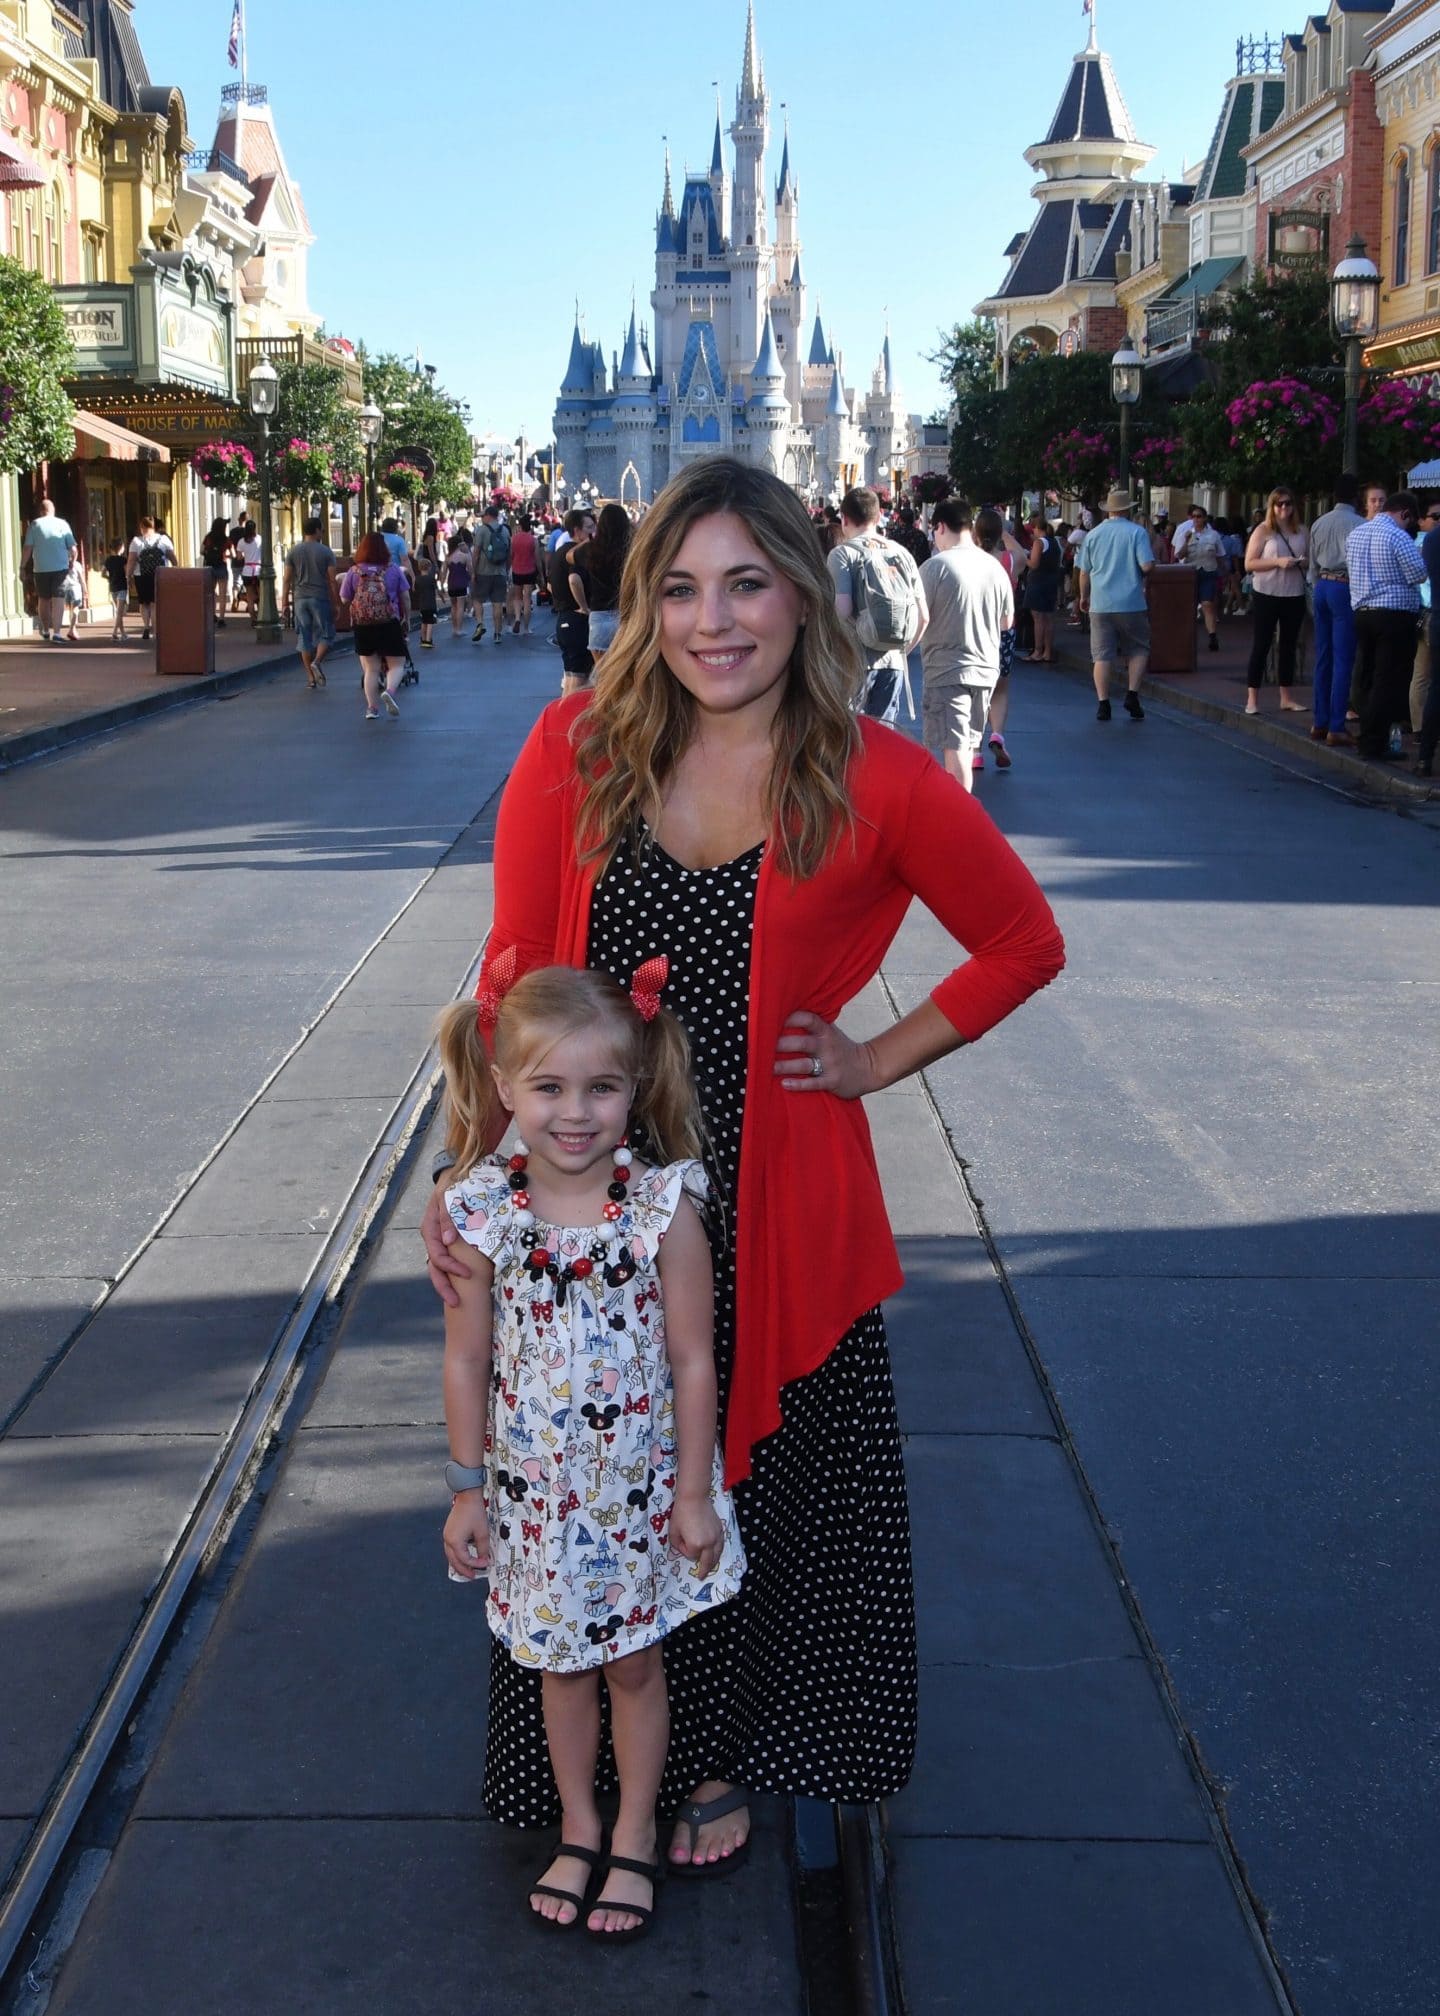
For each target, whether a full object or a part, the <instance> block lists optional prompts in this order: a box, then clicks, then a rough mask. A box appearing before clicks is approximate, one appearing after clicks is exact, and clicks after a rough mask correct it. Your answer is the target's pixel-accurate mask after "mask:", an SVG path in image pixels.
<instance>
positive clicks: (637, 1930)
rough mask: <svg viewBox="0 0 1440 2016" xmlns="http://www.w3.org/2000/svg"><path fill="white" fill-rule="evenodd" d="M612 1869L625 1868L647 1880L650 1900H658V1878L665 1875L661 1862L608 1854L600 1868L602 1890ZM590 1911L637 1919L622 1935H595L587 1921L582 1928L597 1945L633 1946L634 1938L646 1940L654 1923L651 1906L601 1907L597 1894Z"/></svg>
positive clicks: (609, 1905) (653, 1911)
mask: <svg viewBox="0 0 1440 2016" xmlns="http://www.w3.org/2000/svg"><path fill="white" fill-rule="evenodd" d="M612 1869H625V1870H628V1871H629V1873H630V1874H631V1875H632V1876H646V1877H648V1878H649V1880H650V1894H651V1896H652V1898H654V1899H656V1900H657V1901H658V1899H659V1896H660V1879H661V1877H662V1876H663V1875H664V1874H665V1868H664V1864H663V1863H660V1862H636V1861H634V1860H633V1859H632V1858H631V1857H630V1856H629V1855H607V1856H606V1857H605V1860H604V1861H603V1863H602V1864H601V1866H600V1889H601V1890H603V1889H604V1888H605V1878H606V1877H607V1876H608V1875H609V1874H610V1871H611V1870H612ZM590 1910H591V1911H592V1912H594V1911H629V1912H632V1913H633V1914H634V1916H635V1917H637V1918H638V1919H639V1920H640V1923H639V1924H638V1925H627V1926H626V1927H625V1929H624V1931H623V1932H597V1931H596V1930H595V1928H594V1926H593V1925H591V1924H589V1923H588V1922H587V1924H586V1926H585V1931H586V1934H587V1936H588V1937H589V1938H591V1939H593V1940H594V1941H595V1942H596V1944H597V1945H599V1946H633V1945H634V1943H635V1941H636V1940H637V1939H643V1938H644V1937H645V1935H646V1934H647V1933H648V1932H649V1930H650V1927H651V1925H652V1924H653V1923H654V1921H655V1909H654V1904H649V1905H646V1904H602V1903H601V1902H600V1899H599V1896H598V1894H597V1896H596V1897H595V1899H594V1900H593V1901H592V1903H591V1905H590ZM587 1919H588V1914H587Z"/></svg>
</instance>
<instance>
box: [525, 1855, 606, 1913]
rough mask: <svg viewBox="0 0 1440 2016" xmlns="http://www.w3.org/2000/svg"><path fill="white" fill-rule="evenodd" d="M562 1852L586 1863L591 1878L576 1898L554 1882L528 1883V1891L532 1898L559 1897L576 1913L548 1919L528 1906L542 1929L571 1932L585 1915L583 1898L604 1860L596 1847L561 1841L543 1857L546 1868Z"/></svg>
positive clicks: (571, 1891)
mask: <svg viewBox="0 0 1440 2016" xmlns="http://www.w3.org/2000/svg"><path fill="white" fill-rule="evenodd" d="M562 1855H573V1856H574V1858H575V1860H576V1861H577V1862H584V1863H586V1864H587V1865H588V1867H589V1869H590V1872H591V1874H590V1880H589V1881H588V1882H587V1883H586V1885H585V1888H584V1890H583V1891H582V1892H581V1894H580V1895H579V1896H578V1897H577V1896H576V1894H575V1892H574V1891H573V1890H562V1889H560V1888H559V1886H558V1885H557V1884H554V1883H532V1884H531V1885H530V1893H529V1894H530V1895H531V1896H532V1897H558V1898H559V1900H560V1902H561V1903H562V1904H573V1905H574V1906H575V1916H574V1917H573V1918H547V1917H546V1916H545V1913H544V1912H543V1911H536V1910H535V1909H533V1907H527V1908H529V1910H530V1916H531V1917H532V1918H533V1919H534V1921H535V1923H536V1924H537V1925H538V1926H539V1927H540V1930H541V1931H542V1932H571V1931H573V1930H574V1928H575V1927H576V1926H577V1925H578V1924H579V1923H580V1920H581V1919H582V1918H583V1917H584V1915H585V1904H586V1900H587V1899H588V1897H589V1895H590V1892H591V1890H592V1889H593V1888H594V1885H595V1873H594V1872H595V1871H596V1870H597V1869H598V1868H599V1867H600V1863H601V1860H602V1859H603V1858H602V1856H601V1852H600V1850H599V1849H598V1848H576V1847H575V1846H574V1845H573V1844H572V1843H571V1842H569V1841H562V1842H561V1843H560V1845H559V1847H558V1848H556V1850H555V1851H554V1853H553V1854H552V1855H548V1856H547V1857H546V1859H545V1867H546V1868H547V1869H548V1868H549V1867H550V1864H551V1863H552V1862H558V1861H559V1860H560V1857H561V1856H562Z"/></svg>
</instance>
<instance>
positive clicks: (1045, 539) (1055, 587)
mask: <svg viewBox="0 0 1440 2016" xmlns="http://www.w3.org/2000/svg"><path fill="white" fill-rule="evenodd" d="M1061 557H1062V556H1061V550H1060V541H1059V540H1058V539H1057V538H1056V537H1055V534H1054V533H1053V532H1052V531H1051V530H1050V527H1049V526H1048V525H1047V524H1046V522H1045V519H1044V516H1043V515H1042V513H1040V512H1038V511H1037V512H1036V513H1035V516H1034V517H1033V518H1032V519H1031V520H1030V558H1029V563H1028V564H1029V572H1028V573H1027V574H1026V576H1025V607H1026V608H1027V609H1028V610H1029V612H1030V620H1031V622H1032V623H1033V624H1034V625H1035V649H1034V652H1033V654H1032V658H1033V662H1034V663H1035V664H1036V665H1053V664H1054V663H1055V611H1056V609H1057V608H1058V607H1059V604H1060V562H1061Z"/></svg>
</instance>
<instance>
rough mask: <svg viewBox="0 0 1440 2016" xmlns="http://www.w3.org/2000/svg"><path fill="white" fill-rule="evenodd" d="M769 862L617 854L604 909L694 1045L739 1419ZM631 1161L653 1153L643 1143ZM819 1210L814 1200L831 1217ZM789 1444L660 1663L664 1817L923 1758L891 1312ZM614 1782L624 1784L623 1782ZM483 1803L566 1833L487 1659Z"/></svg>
mask: <svg viewBox="0 0 1440 2016" xmlns="http://www.w3.org/2000/svg"><path fill="white" fill-rule="evenodd" d="M762 851H763V850H762V849H761V848H759V847H756V848H753V849H752V850H751V851H750V852H749V853H748V854H742V855H740V856H739V857H738V858H737V859H736V860H734V861H729V862H726V863H725V864H724V865H723V866H721V867H719V868H707V869H686V868H682V867H680V866H679V864H678V863H676V862H674V861H672V860H671V859H670V857H669V856H668V855H667V854H665V853H664V852H663V851H662V850H661V849H660V848H659V847H658V846H657V845H655V844H654V843H653V842H650V841H645V842H644V843H643V844H632V843H628V842H627V843H624V844H622V845H621V846H620V848H619V849H618V850H617V852H616V855H615V857H614V859H613V860H612V862H611V864H610V866H609V868H608V869H607V870H606V872H605V875H604V876H603V878H602V879H601V881H600V883H599V885H598V887H597V888H596V890H595V894H594V900H593V903H592V906H591V914H590V951H589V960H590V964H591V966H592V967H594V968H596V969H597V970H600V971H603V972H607V973H611V974H613V975H614V977H615V978H616V979H617V980H620V981H622V982H623V983H625V984H626V985H627V986H628V984H629V982H630V978H631V976H632V975H633V973H634V971H635V969H636V967H637V966H638V965H639V964H640V963H641V961H642V960H644V959H648V958H650V957H651V956H652V955H653V954H655V953H657V952H664V953H666V954H667V955H668V957H669V960H670V978H669V980H668V982H667V984H666V988H665V1003H666V1006H667V1007H669V1008H670V1009H672V1010H673V1012H674V1013H675V1014H676V1015H678V1016H679V1018H680V1020H681V1021H682V1022H683V1023H684V1025H685V1028H686V1030H687V1031H688V1032H689V1036H690V1044H691V1050H692V1053H693V1057H694V1064H695V1073H696V1079H697V1082H698V1084H699V1087H700V1096H701V1103H702V1105H703V1108H704V1112H705V1118H706V1122H707V1125H708V1127H709V1130H710V1137H711V1153H712V1161H711V1163H710V1166H709V1174H710V1177H711V1181H712V1184H713V1186H714V1189H715V1192H716V1195H717V1197H718V1198H720V1199H722V1200H723V1205H724V1210H723V1218H722V1217H719V1216H717V1217H716V1219H715V1221H714V1222H712V1225H711V1243H712V1246H713V1248H714V1257H715V1348H716V1363H717V1369H718V1373H719V1384H720V1406H721V1416H722V1419H723V1417H724V1408H725V1399H726V1393H727V1391H728V1387H729V1381H730V1371H731V1365H732V1362H733V1357H734V1343H735V1196H736V1188H737V1177H738V1172H739V1165H740V1131H741V1120H742V1115H743V1108H744V1098H745V1071H746V1050H747V1042H746V1037H747V1029H748V1019H747V1009H748V1000H749V981H750V938H751V928H752V924H753V920H754V910H755V890H756V884H757V880H758V877H759V873H760V859H761V853H762ZM632 1138H633V1139H634V1141H635V1145H636V1148H637V1151H638V1152H639V1153H640V1154H642V1155H644V1156H646V1157H647V1159H649V1158H651V1156H652V1154H653V1151H652V1150H651V1148H650V1146H649V1144H648V1143H646V1142H645V1141H644V1139H643V1137H641V1136H640V1135H639V1134H636V1135H634V1136H633V1137H632ZM820 1208H823V1203H822V1200H820V1199H819V1198H818V1197H817V1209H820ZM782 1406H783V1412H784V1426H783V1427H781V1428H780V1429H778V1430H777V1431H776V1433H775V1434H774V1435H772V1436H770V1437H769V1438H768V1439H767V1440H766V1441H764V1442H762V1443H761V1444H760V1445H759V1446H758V1448H757V1449H756V1450H755V1452H754V1458H753V1462H754V1468H753V1470H752V1472H751V1475H750V1477H749V1478H748V1479H747V1480H746V1481H745V1482H744V1483H743V1484H741V1485H739V1486H738V1487H737V1489H736V1491H735V1507H736V1511H737V1513H738V1515H739V1520H740V1531H741V1535H742V1538H743V1540H744V1543H745V1551H746V1554H747V1556H748V1558H749V1563H750V1565H749V1570H748V1572H747V1574H746V1577H745V1581H744V1584H743V1586H742V1588H741V1593H740V1595H739V1597H738V1599H737V1600H736V1601H734V1602H732V1603H727V1604H725V1605H723V1606H722V1607H721V1608H719V1609H717V1610H714V1611H711V1612H710V1613H709V1614H708V1615H706V1616H704V1617H699V1618H696V1619H694V1620H692V1621H691V1622H690V1623H688V1624H686V1625H685V1626H684V1627H683V1629H681V1630H679V1631H677V1632H676V1633H675V1634H674V1635H673V1636H672V1637H671V1638H670V1639H668V1640H667V1641H666V1645H665V1671H666V1675H667V1677H668V1680H669V1685H670V1712H671V1742H670V1756H669V1761H668V1764H667V1766H666V1773H665V1780H664V1784H663V1786H662V1788H661V1805H662V1807H663V1809H664V1810H665V1811H666V1812H671V1811H673V1810H674V1808H675V1807H676V1806H678V1805H679V1804H680V1802H681V1801H682V1800H684V1799H687V1798H688V1797H689V1796H690V1794H691V1792H692V1791H693V1790H694V1788H695V1786H696V1785H697V1784H699V1783H700V1782H701V1781H702V1780H703V1779H706V1778H720V1779H726V1780H729V1781H730V1782H732V1783H736V1784H742V1785H746V1786H749V1787H751V1788H752V1789H754V1790H756V1791H760V1792H791V1793H802V1794H808V1795H809V1796H810V1797H812V1798H817V1799H831V1800H845V1801H849V1800H868V1799H878V1798H882V1797H884V1796H885V1795H886V1794H887V1793H890V1792H894V1791H897V1790H898V1789H899V1788H900V1786H902V1785H903V1784H904V1783H905V1781H906V1779H907V1778H908V1777H909V1775H910V1766H911V1760H912V1758H913V1755H914V1749H915V1716H916V1685H917V1680H916V1654H915V1614H914V1598H913V1593H912V1584H911V1568H910V1524H909V1513H908V1509H907V1505H906V1499H905V1474H904V1468H903V1463H902V1458H901V1449H900V1431H899V1425H898V1423H897V1420H896V1415H895V1396H894V1391H893V1388H892V1385H891V1379H890V1358H889V1352H888V1349H887V1346H886V1342H885V1328H884V1324H883V1321H882V1319H881V1315H880V1311H879V1310H878V1309H872V1310H871V1311H870V1312H869V1313H868V1314H867V1315H865V1316H863V1317H861V1319H860V1321H859V1322H858V1323H856V1324H855V1325H854V1327H853V1328H852V1329H851V1330H849V1331H847V1333H846V1335H845V1336H844V1337H843V1338H842V1339H841V1340H840V1342H839V1343H838V1344H837V1346H836V1347H835V1349H834V1350H833V1351H832V1352H831V1354H830V1356H829V1357H828V1358H827V1359H826V1360H825V1362H824V1364H823V1365H821V1366H820V1367H819V1368H818V1369H817V1370H816V1371H814V1372H812V1373H810V1374H809V1375H808V1376H807V1377H806V1378H804V1379H800V1380H797V1381H795V1382H794V1383H793V1384H792V1385H790V1386H788V1387H787V1388H786V1389H785V1392H784V1394H783V1396H782ZM604 1777H605V1782H611V1780H612V1779H613V1772H612V1767H611V1766H610V1764H609V1760H608V1759H607V1760H606V1765H605V1774H604ZM485 1801H486V1805H487V1808H488V1810H489V1812H490V1814H491V1816H492V1817H493V1818H495V1819H497V1820H502V1821H506V1822H508V1823H510V1824H512V1825H518V1826H538V1825H542V1824H544V1823H546V1822H549V1821H551V1820H553V1819H555V1818H556V1816H557V1814H558V1810H559V1808H558V1803H557V1800H556V1797H555V1786H554V1781H553V1779H552V1777H551V1773H550V1764H549V1759H548V1756H547V1754H546V1750H545V1732H544V1727H543V1724H542V1721H541V1714H540V1683H539V1680H538V1678H537V1677H536V1675H534V1674H533V1673H528V1672H525V1671H524V1670H522V1669H521V1668H520V1667H519V1666H517V1665H516V1664H515V1663H514V1661H513V1660H511V1659H510V1658H509V1657H508V1656H507V1654H506V1653H505V1651H504V1649H503V1648H502V1647H501V1646H499V1645H498V1643H497V1644H496V1645H495V1646H494V1648H493V1649H492V1655H491V1669H490V1713H489V1728H488V1735H487V1742H486V1756H485Z"/></svg>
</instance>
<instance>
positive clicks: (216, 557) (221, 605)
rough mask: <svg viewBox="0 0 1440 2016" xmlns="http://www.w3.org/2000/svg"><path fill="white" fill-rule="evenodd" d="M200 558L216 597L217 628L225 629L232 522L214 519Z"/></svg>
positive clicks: (204, 541) (201, 548)
mask: <svg viewBox="0 0 1440 2016" xmlns="http://www.w3.org/2000/svg"><path fill="white" fill-rule="evenodd" d="M200 558H201V560H202V561H203V562H204V565H205V572H206V573H207V574H208V575H209V576H210V586H211V589H212V590H213V592H214V596H215V628H216V629H217V630H223V629H224V628H225V605H226V603H227V602H228V600H229V591H230V521H229V519H228V518H223V517H222V518H212V519H211V521H210V530H209V531H208V532H207V533H206V534H205V537H204V538H203V539H202V540H201V541H200Z"/></svg>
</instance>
